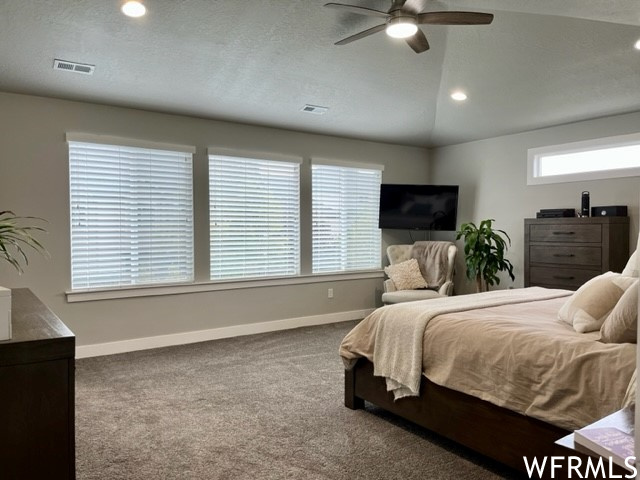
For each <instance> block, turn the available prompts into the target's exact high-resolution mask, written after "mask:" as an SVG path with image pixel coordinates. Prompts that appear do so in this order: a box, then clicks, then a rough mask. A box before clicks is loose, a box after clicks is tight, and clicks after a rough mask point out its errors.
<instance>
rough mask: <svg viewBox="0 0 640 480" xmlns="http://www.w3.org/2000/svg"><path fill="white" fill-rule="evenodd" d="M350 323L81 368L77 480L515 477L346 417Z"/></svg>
mask: <svg viewBox="0 0 640 480" xmlns="http://www.w3.org/2000/svg"><path fill="white" fill-rule="evenodd" d="M354 324H355V323H354V322H348V323H339V324H334V325H324V326H319V327H309V328H301V329H296V330H289V331H284V332H275V333H268V334H261V335H253V336H246V337H239V338H233V339H226V340H217V341H212V342H205V343H199V344H193V345H186V346H180V347H170V348H162V349H156V350H147V351H142V352H134V353H128V354H123V355H113V356H108V357H97V358H89V359H83V360H78V361H77V371H76V385H77V386H76V391H77V393H76V398H77V403H76V432H77V433H76V445H77V446H76V452H77V454H76V455H77V471H78V474H77V478H78V479H79V480H89V479H101V480H117V479H127V480H142V479H145V480H147V479H148V480H163V479H189V480H200V479H207V480H209V479H211V480H213V479H305V480H307V479H310V480H311V479H327V480H329V479H331V480H333V479H349V480H353V479H385V480H387V479H403V480H405V479H407V480H409V479H420V480H425V479H455V480H463V479H497V478H516V477H515V476H514V473H513V472H512V471H511V470H508V469H506V468H504V467H501V466H500V465H498V464H496V463H493V462H490V461H489V460H487V459H485V458H484V457H481V456H479V455H476V454H474V453H472V452H470V451H468V450H466V449H463V448H461V447H458V446H457V445H455V444H453V443H451V442H448V441H447V440H445V439H442V438H441V437H438V436H436V435H433V434H431V433H429V432H428V431H426V430H423V429H421V428H418V427H415V426H413V425H411V424H410V423H408V422H404V421H403V420H401V419H399V418H397V417H394V416H392V415H390V414H387V413H385V412H383V411H381V410H379V409H376V408H374V407H371V406H369V405H368V406H367V409H366V410H364V411H363V410H359V411H352V410H349V409H347V408H345V407H344V406H343V403H342V402H343V367H342V362H341V361H340V359H339V357H338V355H337V350H338V345H339V343H340V340H341V339H342V337H343V336H344V335H345V334H346V333H347V331H348V330H349V329H350V328H352V327H353V325H354Z"/></svg>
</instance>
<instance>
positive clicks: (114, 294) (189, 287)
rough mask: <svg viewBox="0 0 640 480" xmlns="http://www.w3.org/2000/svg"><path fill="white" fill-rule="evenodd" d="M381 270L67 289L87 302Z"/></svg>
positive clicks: (71, 299) (374, 274)
mask: <svg viewBox="0 0 640 480" xmlns="http://www.w3.org/2000/svg"><path fill="white" fill-rule="evenodd" d="M383 277H384V272H383V271H382V270H367V271H361V272H345V273H328V274H316V275H300V276H297V277H279V278H268V279H266V278H265V279H249V280H233V281H220V282H195V283H188V284H172V285H149V286H144V287H142V286H136V287H122V288H109V289H100V290H74V291H67V292H65V293H66V296H67V302H68V303H75V302H90V301H94V300H110V299H114V298H135V297H152V296H158V295H180V294H184V293H199V292H217V291H222V290H238V289H245V288H261V287H276V286H283V285H303V284H309V283H323V282H339V281H346V280H364V279H368V278H383Z"/></svg>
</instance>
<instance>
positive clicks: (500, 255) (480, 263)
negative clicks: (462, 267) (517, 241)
mask: <svg viewBox="0 0 640 480" xmlns="http://www.w3.org/2000/svg"><path fill="white" fill-rule="evenodd" d="M493 222H495V220H493V219H487V220H482V221H481V222H480V225H479V226H476V225H475V224H474V223H471V222H469V223H463V224H462V225H461V226H460V230H458V231H457V232H456V233H457V236H456V240H459V239H460V238H463V240H464V260H465V264H466V266H467V278H468V279H469V280H475V282H476V291H478V292H484V291H486V290H487V287H488V286H489V285H494V284H499V283H500V277H498V275H497V274H498V272H502V271H506V272H507V273H508V274H509V277H511V280H512V281H513V280H515V277H514V275H513V265H512V264H511V262H510V261H509V260H507V259H506V258H504V254H505V252H506V251H507V249H508V248H509V247H508V245H511V238H510V237H509V235H507V233H506V232H505V231H504V230H498V229H494V228H493V227H492V225H493Z"/></svg>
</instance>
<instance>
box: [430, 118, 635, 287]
mask: <svg viewBox="0 0 640 480" xmlns="http://www.w3.org/2000/svg"><path fill="white" fill-rule="evenodd" d="M639 125H640V113H633V114H627V115H619V116H614V117H607V118H601V119H595V120H589V121H585V122H578V123H573V124H568V125H562V126H558V127H553V128H545V129H541V130H535V131H531V132H525V133H520V134H516V135H507V136H503V137H496V138H490V139H487V140H480V141H476V142H470V143H464V144H460V145H453V146H447V147H442V148H436V149H433V150H431V151H430V157H429V158H430V167H429V178H430V181H431V182H433V183H436V184H437V183H441V184H448V183H451V184H459V185H460V199H459V200H460V204H459V207H458V224H460V223H463V222H469V221H473V222H477V221H479V220H482V219H485V218H494V219H496V225H495V226H496V227H497V228H501V229H503V230H505V231H506V232H507V233H508V234H509V236H510V237H511V239H512V241H513V244H512V247H511V249H510V250H509V252H508V258H509V259H510V260H511V262H512V263H513V264H514V266H515V269H514V273H515V276H516V281H515V282H514V283H512V282H511V280H510V279H509V278H508V277H503V280H502V281H501V284H500V287H499V288H506V287H508V286H511V285H513V286H515V287H521V286H523V284H524V272H523V268H524V219H525V218H533V217H535V214H536V212H537V211H538V210H540V209H541V208H576V209H579V208H580V195H581V192H582V191H583V190H588V191H589V192H590V194H591V205H592V206H594V205H627V206H628V207H629V215H630V217H631V234H630V235H631V238H630V245H631V246H632V247H631V248H632V250H633V249H634V248H635V245H636V238H637V235H638V193H639V192H640V179H639V178H638V177H630V178H620V179H607V180H598V181H589V182H570V183H563V184H553V185H535V186H527V184H526V183H527V150H528V149H529V148H534V147H541V146H545V145H555V144H562V143H568V142H574V141H580V140H588V139H593V138H601V137H607V136H614V135H623V134H628V133H637V132H638V126H639ZM458 245H459V247H460V246H461V245H462V243H461V242H460V243H459V244H458ZM457 263H458V265H457V273H456V291H457V292H458V293H464V292H469V291H473V285H472V284H470V283H469V282H467V281H466V278H465V269H464V264H463V263H462V254H461V255H459V256H458V262H457Z"/></svg>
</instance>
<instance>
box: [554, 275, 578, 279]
mask: <svg viewBox="0 0 640 480" xmlns="http://www.w3.org/2000/svg"><path fill="white" fill-rule="evenodd" d="M553 278H555V279H556V280H575V278H576V277H572V276H562V275H554V276H553Z"/></svg>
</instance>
